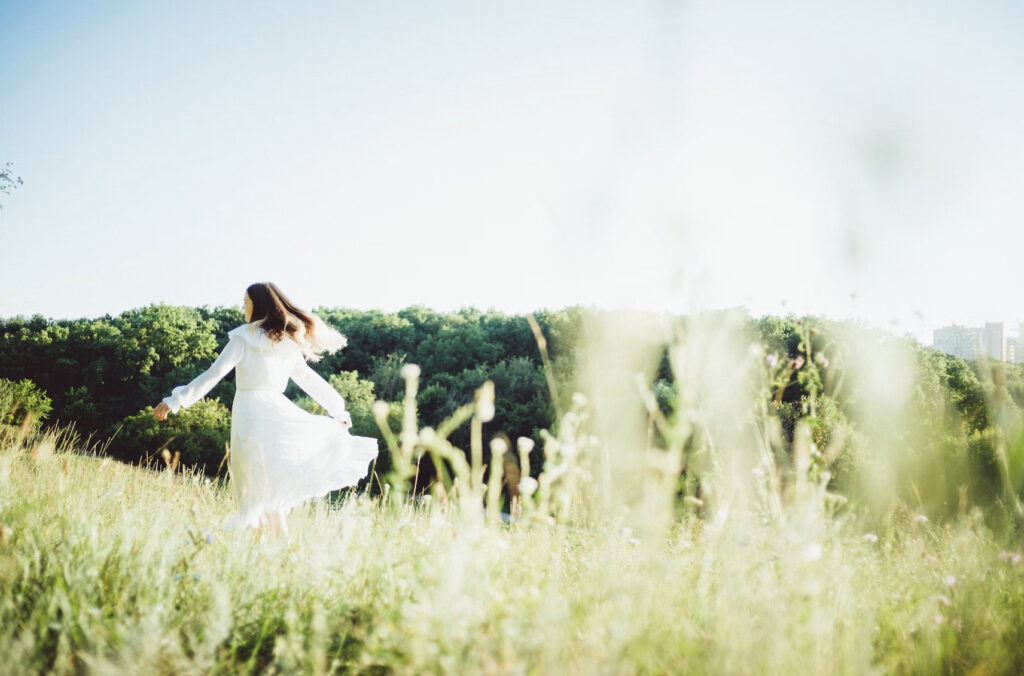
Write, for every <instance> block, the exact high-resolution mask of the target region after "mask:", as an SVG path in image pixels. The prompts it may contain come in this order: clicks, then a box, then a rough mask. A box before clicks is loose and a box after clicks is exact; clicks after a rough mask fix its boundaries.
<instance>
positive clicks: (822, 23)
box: [0, 2, 1024, 342]
mask: <svg viewBox="0 0 1024 676" xmlns="http://www.w3.org/2000/svg"><path fill="white" fill-rule="evenodd" d="M1022 29H1024V10H1022V9H1021V8H1020V7H1019V6H1017V5H1015V4H1013V3H1007V2H979V3H967V2H958V3H948V4H946V5H944V6H942V7H937V6H933V5H932V4H931V3H924V2H912V3H906V4H903V5H901V6H900V7H898V8H893V7H891V6H890V5H889V4H888V3H842V4H839V5H830V6H829V7H824V6H820V5H818V4H816V3H788V2H782V3H754V2H749V3H744V2H724V3H718V2H695V3H671V2H651V3H568V2H555V3H511V4H510V3H505V4H493V3H487V4H477V3H459V2H443V3H412V2H409V3H393V2H386V3H373V4H372V5H358V4H351V3H295V4H269V3H231V2H217V3H201V2H185V3H174V4H169V3H158V4H150V3H142V4H140V3H127V2H105V3H98V4H90V5H88V6H85V5H65V4H62V3H55V2H38V3H5V4H4V5H3V6H2V7H0V57H2V58H3V61H4V63H5V69H4V71H5V74H4V78H3V83H2V84H0V96H2V100H3V106H2V111H3V112H2V116H0V163H3V162H11V163H13V171H14V173H15V174H17V175H19V176H21V177H22V178H23V179H24V185H23V186H21V187H20V188H18V189H17V190H15V191H13V192H12V193H11V194H10V195H0V203H2V204H3V207H4V208H3V211H0V233H2V237H3V241H4V246H3V266H2V270H0V282H2V286H3V290H4V291H3V293H2V294H0V316H12V315H16V314H24V315H30V314H35V313H40V314H43V315H47V316H52V317H79V316H97V315H102V314H106V313H112V314H113V313H117V312H120V311H122V310H125V309H128V308H131V307H138V306H142V305H146V304H149V303H154V302H166V303H172V304H183V305H203V304H209V305H234V304H237V303H238V302H239V301H240V297H241V294H242V291H243V290H244V288H245V286H246V285H247V284H249V283H250V282H252V281H255V280H262V279H270V280H273V281H276V282H277V283H278V284H280V285H281V286H282V288H284V289H285V290H286V291H287V292H288V293H289V294H290V295H291V296H292V297H293V298H295V299H296V300H297V301H298V302H300V303H301V304H304V305H308V306H319V305H326V306H347V307H356V308H372V307H379V308H382V309H396V308H400V307H405V306H408V305H412V304H423V305H428V306H431V307H435V308H438V309H454V308H458V307H461V306H468V305H473V306H477V307H482V308H488V307H494V308H497V309H499V310H504V311H507V312H525V311H529V310H533V309H538V308H543V307H551V308H554V307H562V306H566V305H575V304H588V305H589V304H593V305H598V306H605V307H620V306H629V307H640V308H646V309H657V310H669V311H673V312H690V311H695V310H700V309H705V308H719V307H735V306H746V307H748V308H749V309H750V310H751V312H753V313H755V314H762V313H776V314H778V313H788V312H795V313H813V314H819V315H825V316H829V317H835V318H844V317H857V318H862V319H864V320H866V321H868V322H871V323H873V324H876V325H879V326H887V327H890V328H892V329H893V330H896V331H897V332H899V333H911V334H913V335H915V336H917V337H918V338H919V339H920V340H922V341H923V342H929V341H930V337H931V329H933V328H935V327H937V326H940V325H944V324H949V323H953V322H958V323H966V324H980V323H982V322H984V321H986V320H988V321H1005V322H1007V324H1008V326H1009V327H1015V326H1016V325H1017V324H1018V322H1020V321H1022V320H1024V308H1021V307H1020V303H1019V300H1018V299H1019V295H1020V289H1021V283H1022V281H1024V275H1022V274H1021V273H1020V271H1019V265H1018V264H1017V260H1018V258H1019V255H1020V252H1021V251H1022V248H1024V234H1022V233H1024V228H1022V227H1021V226H1022V225H1024V223H1022V221H1024V218H1022V215H1024V191H1021V190H1020V186H1021V185H1022V184H1024V85H1022V84H1021V83H1022V80H1021V78H1020V74H1021V72H1022V66H1024V42H1022V41H1021V40H1020V39H1019V36H1020V35H1021V34H1022V33H1021V31H1022Z"/></svg>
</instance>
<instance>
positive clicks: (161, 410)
mask: <svg viewBox="0 0 1024 676" xmlns="http://www.w3.org/2000/svg"><path fill="white" fill-rule="evenodd" d="M170 412H171V407H170V406H168V405H167V404H166V403H164V402H162V401H161V402H160V403H159V404H157V405H156V408H154V409H153V417H154V418H156V419H157V420H167V414H168V413H170Z"/></svg>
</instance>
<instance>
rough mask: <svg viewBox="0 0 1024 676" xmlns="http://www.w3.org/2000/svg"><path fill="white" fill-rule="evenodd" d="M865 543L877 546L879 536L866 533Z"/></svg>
mask: <svg viewBox="0 0 1024 676" xmlns="http://www.w3.org/2000/svg"><path fill="white" fill-rule="evenodd" d="M864 541H865V542H870V543H871V544H875V543H876V542H878V536H877V535H875V534H874V533H864Z"/></svg>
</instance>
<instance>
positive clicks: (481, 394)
mask: <svg viewBox="0 0 1024 676" xmlns="http://www.w3.org/2000/svg"><path fill="white" fill-rule="evenodd" d="M475 403H476V417H477V418H479V419H480V421H481V422H490V421H491V420H493V419H494V381H493V380H488V381H487V382H485V383H484V384H483V385H481V386H480V389H478V390H477V391H476V402H475Z"/></svg>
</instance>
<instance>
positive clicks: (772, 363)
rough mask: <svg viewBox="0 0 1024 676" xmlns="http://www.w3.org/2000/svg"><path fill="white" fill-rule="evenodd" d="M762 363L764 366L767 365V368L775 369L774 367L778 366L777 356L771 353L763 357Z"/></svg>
mask: <svg viewBox="0 0 1024 676" xmlns="http://www.w3.org/2000/svg"><path fill="white" fill-rule="evenodd" d="M764 361H765V363H766V364H768V368H775V367H776V366H778V365H779V355H777V354H775V353H774V352H773V353H772V354H770V355H768V356H767V357H765V358H764Z"/></svg>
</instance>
